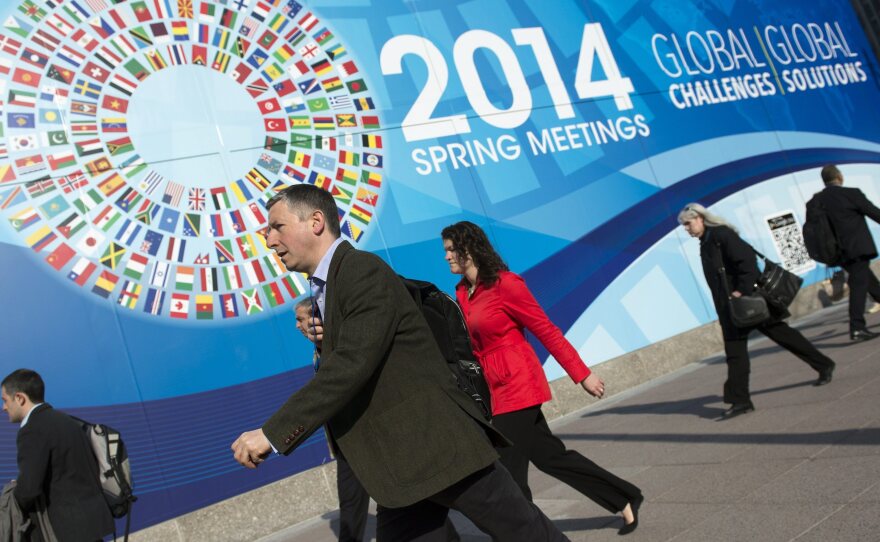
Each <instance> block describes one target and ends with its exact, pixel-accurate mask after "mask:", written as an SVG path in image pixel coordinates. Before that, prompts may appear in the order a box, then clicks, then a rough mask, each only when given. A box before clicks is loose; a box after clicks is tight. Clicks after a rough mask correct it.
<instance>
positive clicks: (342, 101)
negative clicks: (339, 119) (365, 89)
mask: <svg viewBox="0 0 880 542" xmlns="http://www.w3.org/2000/svg"><path fill="white" fill-rule="evenodd" d="M328 101H329V102H330V107H332V108H333V109H349V108H351V106H352V105H353V104H352V101H351V98H350V97H349V96H346V95H344V94H342V95H336V96H330V98H329V99H328Z"/></svg>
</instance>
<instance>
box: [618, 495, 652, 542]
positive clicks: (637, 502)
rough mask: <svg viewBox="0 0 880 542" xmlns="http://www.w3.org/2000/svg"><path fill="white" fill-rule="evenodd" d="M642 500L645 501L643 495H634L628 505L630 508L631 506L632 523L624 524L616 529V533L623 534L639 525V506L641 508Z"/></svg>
mask: <svg viewBox="0 0 880 542" xmlns="http://www.w3.org/2000/svg"><path fill="white" fill-rule="evenodd" d="M644 501H645V497H644V496H642V495H639V496H638V497H636V498H635V499H634V500H633V502H631V503H629V506H630V508H632V513H633V520H632V523H627V524H625V525H624V526H623V527H621V528H620V530H619V531H617V534H619V535H625V534H629V533H631V532H633V531H635V530H636V528H637V527H638V526H639V508H641V506H642V503H643V502H644Z"/></svg>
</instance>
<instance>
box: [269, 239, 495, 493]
mask: <svg viewBox="0 0 880 542" xmlns="http://www.w3.org/2000/svg"><path fill="white" fill-rule="evenodd" d="M325 292H326V298H325V310H324V339H323V343H322V350H321V364H320V369H319V370H318V372H317V373H316V374H315V377H314V378H313V379H312V380H311V381H310V382H309V383H308V384H306V385H305V386H303V387H302V389H300V390H299V391H298V392H296V393H295V394H294V395H292V396H291V397H290V399H288V400H287V402H286V403H285V404H284V405H283V406H282V407H281V408H280V409H279V410H278V411H277V412H276V413H275V414H274V415H272V417H271V418H270V419H269V420H268V421H267V422H266V423H265V424H264V425H263V431H264V433H265V434H266V436H267V437H268V439H269V441H270V442H271V443H272V444H273V446H275V448H276V449H277V450H278V451H279V452H281V453H284V454H288V453H290V452H292V451H293V450H294V449H295V448H296V447H297V446H299V445H300V444H302V443H303V442H304V441H305V439H306V438H307V437H308V436H309V435H310V434H312V433H313V432H314V431H315V430H317V429H318V428H319V427H321V425H322V424H325V423H326V424H327V426H328V428H329V430H330V433H331V435H332V437H333V439H334V441H335V444H336V446H337V447H338V448H339V450H340V451H341V452H342V454H343V455H344V456H345V459H346V461H348V463H349V465H350V466H351V468H352V470H353V471H354V473H355V474H356V476H357V478H358V480H360V481H361V483H362V484H363V485H364V488H365V489H366V490H367V492H368V493H369V494H370V496H371V497H373V499H375V500H376V502H378V503H379V504H381V505H383V506H386V507H389V508H397V507H401V506H406V505H409V504H412V503H414V502H417V501H419V500H422V499H425V498H427V497H429V496H431V495H433V494H435V493H437V492H439V491H440V490H442V489H445V488H447V487H449V486H450V485H452V484H453V483H455V482H457V481H459V480H461V479H463V478H465V477H466V476H468V475H469V474H472V473H474V472H476V471H478V470H479V469H481V468H483V467H486V466H488V465H490V464H491V463H492V462H493V461H495V459H496V458H497V454H496V452H495V450H494V449H493V447H492V443H491V442H490V439H489V438H487V433H488V434H489V436H490V437H491V438H492V439H493V440H494V441H495V442H496V443H498V444H503V443H505V442H506V441H505V440H504V438H503V437H502V436H501V435H500V433H498V432H497V431H495V430H494V429H493V428H492V427H491V425H488V424H486V423H485V421H484V420H483V417H482V414H481V413H480V412H479V410H478V409H477V407H476V405H475V404H474V403H473V402H472V401H471V399H470V398H469V397H467V396H466V395H465V394H464V392H462V391H461V390H459V389H458V387H457V386H456V384H455V380H454V378H453V376H452V374H451V372H450V371H449V369H448V368H447V366H446V361H445V360H444V358H443V356H442V354H441V353H440V349H439V347H438V346H437V344H436V342H435V341H434V337H433V335H432V334H431V330H430V329H429V327H428V324H427V322H426V321H425V318H424V317H423V316H422V314H421V312H420V311H419V309H418V308H417V307H416V304H415V302H414V301H413V299H412V297H411V296H410V294H409V292H408V291H407V290H406V287H405V286H404V285H403V283H402V282H401V281H400V278H399V277H398V276H397V275H396V274H395V273H394V271H393V270H392V269H391V268H390V267H389V266H388V265H387V264H386V263H385V262H383V261H382V260H381V259H380V258H378V257H377V256H375V255H373V254H370V253H367V252H361V251H359V250H355V249H354V248H353V247H352V246H351V245H350V244H349V243H347V242H345V243H342V244H341V245H340V246H339V247H338V248H337V250H336V253H335V254H334V255H333V258H332V260H331V263H330V270H329V274H328V277H327V285H326V291H325Z"/></svg>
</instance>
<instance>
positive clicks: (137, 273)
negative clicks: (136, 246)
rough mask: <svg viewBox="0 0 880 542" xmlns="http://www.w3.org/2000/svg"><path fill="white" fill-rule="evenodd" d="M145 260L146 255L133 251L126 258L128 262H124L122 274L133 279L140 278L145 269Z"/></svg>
mask: <svg viewBox="0 0 880 542" xmlns="http://www.w3.org/2000/svg"><path fill="white" fill-rule="evenodd" d="M147 262H148V260H147V257H146V256H144V255H142V254H138V253H137V252H134V253H132V255H131V257H130V258H129V259H128V263H126V264H125V271H123V272H122V274H123V275H125V276H127V277H131V278H133V279H135V280H140V279H141V277H143V276H144V273H146V271H147Z"/></svg>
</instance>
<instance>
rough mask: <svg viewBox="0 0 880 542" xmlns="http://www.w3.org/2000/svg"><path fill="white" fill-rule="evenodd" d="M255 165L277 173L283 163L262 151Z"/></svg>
mask: <svg viewBox="0 0 880 542" xmlns="http://www.w3.org/2000/svg"><path fill="white" fill-rule="evenodd" d="M257 165H258V166H259V167H261V168H263V169H265V170H267V171H269V172H270V173H278V172H279V171H280V170H281V166H282V165H283V164H282V162H281V160H278V159H276V158H273V157H272V156H271V155H269V154H267V153H263V154H261V155H260V159H259V160H258V161H257Z"/></svg>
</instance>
